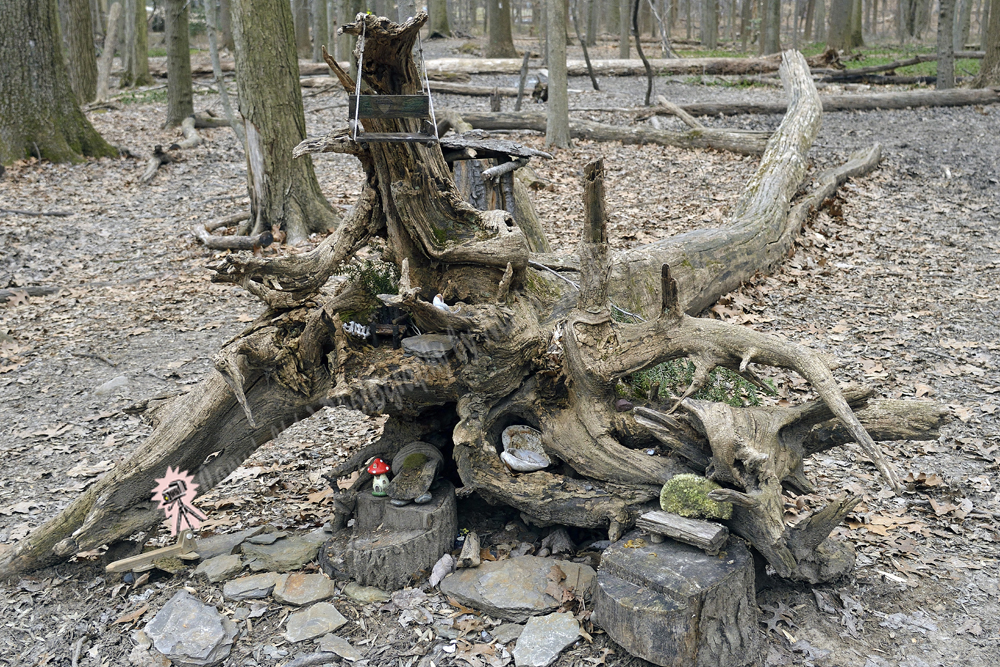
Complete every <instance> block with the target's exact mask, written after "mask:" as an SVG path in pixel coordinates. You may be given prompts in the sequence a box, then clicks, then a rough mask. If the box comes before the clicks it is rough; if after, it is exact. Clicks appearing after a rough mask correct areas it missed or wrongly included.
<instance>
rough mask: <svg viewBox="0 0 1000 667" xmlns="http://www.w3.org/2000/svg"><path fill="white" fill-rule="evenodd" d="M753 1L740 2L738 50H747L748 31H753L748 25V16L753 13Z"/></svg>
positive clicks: (743, 0)
mask: <svg viewBox="0 0 1000 667" xmlns="http://www.w3.org/2000/svg"><path fill="white" fill-rule="evenodd" d="M753 7H754V1H753V0H742V2H741V3H740V50H741V51H742V52H743V53H746V52H747V49H748V48H749V46H750V33H751V32H753V31H752V29H751V27H750V25H751V23H750V18H751V15H752V14H753Z"/></svg>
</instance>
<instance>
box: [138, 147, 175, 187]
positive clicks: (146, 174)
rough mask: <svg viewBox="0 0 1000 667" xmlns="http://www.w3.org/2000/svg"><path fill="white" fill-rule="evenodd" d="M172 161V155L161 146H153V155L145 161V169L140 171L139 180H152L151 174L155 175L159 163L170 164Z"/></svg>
mask: <svg viewBox="0 0 1000 667" xmlns="http://www.w3.org/2000/svg"><path fill="white" fill-rule="evenodd" d="M173 161H174V158H173V156H172V155H169V154H168V153H167V152H166V151H165V150H163V146H153V155H152V157H150V158H149V160H148V161H147V162H146V170H145V171H143V172H142V176H140V177H139V180H140V181H142V182H143V183H149V182H150V181H152V180H153V176H155V175H156V170H157V169H159V168H160V165H161V164H170V163H171V162H173Z"/></svg>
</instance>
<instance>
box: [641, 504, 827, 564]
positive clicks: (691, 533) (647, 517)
mask: <svg viewBox="0 0 1000 667" xmlns="http://www.w3.org/2000/svg"><path fill="white" fill-rule="evenodd" d="M635 525H636V528H641V529H643V530H646V531H648V532H649V533H650V535H651V536H652V537H651V540H652V542H653V543H654V544H655V543H659V542H662V541H663V537H664V536H666V537H669V538H671V539H674V540H677V541H678V542H683V543H685V544H690V545H692V546H695V547H698V548H699V549H701V550H702V551H704V552H705V553H707V554H708V555H709V556H714V555H716V554H717V553H719V550H720V549H721V548H722V547H723V546H724V545H725V544H726V541H727V540H728V539H729V529H728V528H726V527H725V526H720V525H719V524H717V523H712V522H711V521H701V520H699V519H688V518H687V517H683V516H680V515H679V514H671V513H670V512H646V513H645V514H643V515H642V516H640V517H639V518H638V519H636V522H635ZM824 537H825V536H824Z"/></svg>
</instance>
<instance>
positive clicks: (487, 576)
mask: <svg viewBox="0 0 1000 667" xmlns="http://www.w3.org/2000/svg"><path fill="white" fill-rule="evenodd" d="M553 565H558V566H559V568H560V569H561V570H562V571H563V573H565V575H566V579H565V581H563V585H565V586H566V587H572V588H573V589H574V591H575V592H576V593H577V594H579V595H581V597H583V598H584V599H587V598H589V597H590V594H591V592H592V591H593V587H594V581H595V579H596V573H595V572H594V570H593V568H591V567H589V566H587V565H582V564H580V563H572V562H570V561H565V560H555V559H552V558H538V557H536V556H518V557H516V558H511V559H509V560H501V561H492V562H485V563H483V564H482V565H480V566H479V567H478V568H469V569H462V570H459V571H458V572H455V573H453V574H449V575H448V576H447V577H445V578H444V580H443V581H442V582H441V592H442V593H444V594H445V595H450V596H452V597H453V598H455V599H456V600H458V601H459V602H461V603H462V604H464V605H467V606H469V607H472V608H473V609H478V610H480V611H483V612H485V613H487V614H489V615H490V616H493V617H494V618H503V619H506V620H509V621H514V622H515V623H523V622H524V621H526V620H528V618H530V617H532V616H540V615H543V614H549V613H551V612H553V611H555V610H556V609H557V608H558V607H559V605H560V604H561V603H562V602H561V601H560V600H556V599H555V598H554V597H552V596H551V595H549V594H548V593H546V592H545V589H546V588H547V587H548V586H549V583H550V580H549V578H548V575H549V573H550V572H551V570H552V566H553Z"/></svg>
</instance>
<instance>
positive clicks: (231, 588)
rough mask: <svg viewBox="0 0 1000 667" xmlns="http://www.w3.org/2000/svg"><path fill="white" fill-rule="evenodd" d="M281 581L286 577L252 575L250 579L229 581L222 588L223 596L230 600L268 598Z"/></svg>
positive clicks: (264, 574) (270, 573)
mask: <svg viewBox="0 0 1000 667" xmlns="http://www.w3.org/2000/svg"><path fill="white" fill-rule="evenodd" d="M281 579H284V576H283V575H280V574H278V573H277V572H264V573H263V574H252V575H250V576H249V577H240V578H239V579H233V580H232V581H227V582H226V583H225V585H224V586H223V587H222V594H223V595H225V596H226V598H228V599H230V600H248V599H251V598H266V597H267V596H268V595H270V594H271V591H273V590H274V587H275V585H276V584H277V583H278V581H279V580H281Z"/></svg>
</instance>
